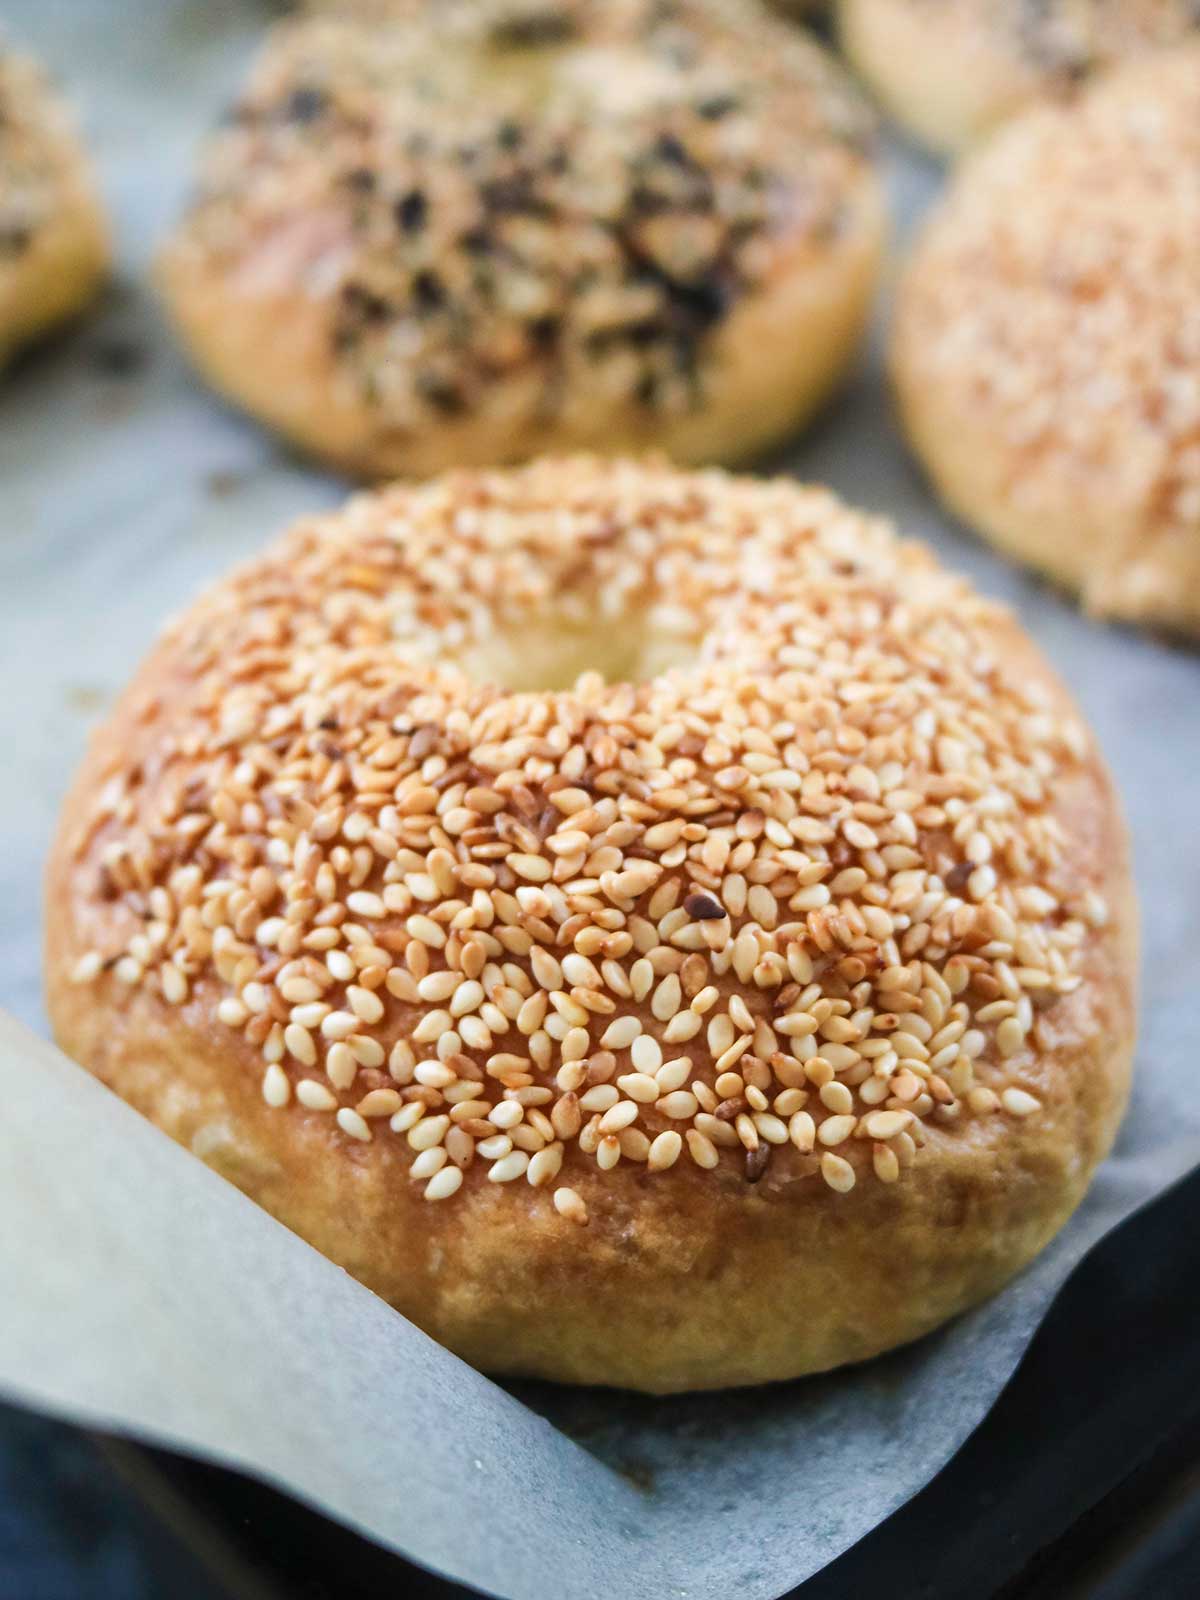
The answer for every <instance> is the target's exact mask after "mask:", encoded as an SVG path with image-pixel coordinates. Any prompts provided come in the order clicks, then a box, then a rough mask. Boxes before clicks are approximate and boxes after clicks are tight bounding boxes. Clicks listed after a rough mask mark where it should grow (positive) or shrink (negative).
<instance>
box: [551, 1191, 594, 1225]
mask: <svg viewBox="0 0 1200 1600" xmlns="http://www.w3.org/2000/svg"><path fill="white" fill-rule="evenodd" d="M554 1209H555V1210H556V1211H557V1212H558V1214H559V1216H560V1217H566V1218H567V1220H568V1221H569V1222H574V1223H576V1224H577V1225H578V1226H579V1227H584V1226H585V1225H586V1223H587V1220H588V1213H587V1207H586V1206H585V1205H584V1203H583V1200H582V1199H581V1198H580V1196H579V1195H578V1194H577V1193H576V1191H575V1190H574V1189H569V1188H567V1187H566V1186H565V1185H564V1186H563V1187H561V1188H558V1189H556V1190H555V1191H554Z"/></svg>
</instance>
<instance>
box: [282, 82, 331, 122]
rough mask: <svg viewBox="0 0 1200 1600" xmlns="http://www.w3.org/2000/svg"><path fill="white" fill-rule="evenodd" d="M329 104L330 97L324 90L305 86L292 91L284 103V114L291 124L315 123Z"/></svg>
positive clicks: (309, 85)
mask: <svg viewBox="0 0 1200 1600" xmlns="http://www.w3.org/2000/svg"><path fill="white" fill-rule="evenodd" d="M328 104H329V96H328V95H327V94H326V93H325V91H324V90H323V89H316V88H314V87H313V86H312V85H311V84H303V85H301V87H300V88H299V89H293V90H292V92H291V94H290V95H289V96H288V98H287V100H286V101H285V102H284V107H283V114H284V116H285V117H286V118H287V120H288V121H289V122H314V121H315V120H316V119H317V117H319V116H320V115H321V113H322V112H323V111H324V110H325V109H326V107H327V106H328Z"/></svg>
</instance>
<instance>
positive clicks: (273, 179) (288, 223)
mask: <svg viewBox="0 0 1200 1600" xmlns="http://www.w3.org/2000/svg"><path fill="white" fill-rule="evenodd" d="M379 13H380V18H379V20H378V21H376V22H373V23H370V24H364V23H363V22H362V21H361V20H357V21H356V20H346V19H334V18H322V19H310V20H306V21H299V22H291V23H285V24H282V25H280V26H279V27H278V28H277V29H276V30H275V31H274V32H273V33H272V35H271V36H270V39H269V41H268V43H267V45H266V47H265V49H264V50H263V52H262V55H261V57H260V58H259V60H258V62H257V64H256V66H255V68H254V70H253V71H252V73H251V75H250V80H249V83H248V85H247V86H246V88H245V90H244V92H243V94H242V96H241V98H240V100H239V101H238V104H237V105H236V107H235V108H234V110H233V112H232V114H231V116H230V118H229V119H228V121H227V122H226V123H225V125H224V126H223V127H222V128H221V129H220V130H219V131H218V132H217V133H216V134H215V135H214V137H213V139H212V142H211V144H210V145H209V148H208V150H207V153H206V155H205V157H204V161H203V164H202V168H201V174H200V181H199V186H198V191H197V194H196V197H195V201H194V203H193V205H192V206H191V209H190V211H189V212H188V214H187V216H186V217H185V219H184V220H183V222H182V225H181V226H180V228H179V229H178V231H177V233H176V235H175V236H174V238H173V239H172V240H171V241H170V243H169V244H168V246H167V248H166V250H165V252H164V254H163V258H162V263H161V268H162V282H163V285H164V288H165V293H166V296H167V299H168V301H169V304H170V307H171V310H172V312H173V314H174V317H175V320H176V322H177V324H178V326H179V328H180V330H181V332H182V334H183V336H184V338H185V340H186V342H187V343H188V345H189V347H190V349H191V351H192V353H193V355H194V357H195V360H196V362H197V364H198V365H199V366H200V368H201V369H202V370H203V371H204V372H205V373H206V375H207V376H208V377H209V379H210V380H211V381H212V382H213V384H214V385H215V386H216V387H217V388H218V389H221V390H222V391H224V392H225V393H226V394H227V395H229V396H230V397H231V398H232V399H233V400H235V401H236V402H238V403H239V404H240V405H242V406H244V407H245V408H246V409H247V410H248V411H250V412H252V413H254V414H255V415H256V416H258V417H259V418H260V419H261V420H262V421H264V422H265V423H267V424H268V425H270V426H272V427H274V428H276V429H277V430H279V431H280V432H281V433H283V434H284V435H286V436H287V437H288V438H290V439H291V440H293V441H294V442H296V443H297V444H299V445H301V446H303V447H304V448H305V449H308V450H311V451H312V452H314V453H316V454H318V455H320V456H323V457H324V458H325V459H327V460H329V461H331V462H333V463H335V464H336V465H338V466H340V467H342V468H345V469H347V470H349V471H351V472H354V473H359V474H364V475H371V476H384V475H394V474H418V475H423V474H427V473H431V472H434V471H436V470H438V469H439V468H441V467H443V466H447V465H455V464H470V463H488V462H497V461H510V460H516V459H519V458H522V457H525V456H528V455H530V454H533V453H535V452H537V451H540V450H552V449H567V448H575V447H587V448H592V449H597V450H602V451H604V452H606V453H611V452H616V451H620V450H628V449H638V450H641V449H646V448H648V447H659V448H662V449H665V450H666V451H667V452H668V453H669V454H671V455H673V456H675V457H676V458H678V459H681V460H684V461H702V460H710V459H712V460H730V459H737V458H741V457H745V456H747V455H750V454H752V453H753V452H755V451H758V450H761V449H762V448H764V447H765V446H766V445H768V444H769V443H771V442H773V441H775V440H777V439H779V438H781V437H783V436H785V435H786V434H788V433H789V432H790V431H792V430H793V429H795V428H796V427H798V426H799V425H800V424H802V423H803V422H804V421H805V420H806V419H807V418H808V417H809V416H810V415H811V413H812V412H813V411H814V409H815V408H816V407H817V406H818V405H819V403H820V402H821V401H822V400H823V399H824V398H825V396H826V395H827V394H828V392H829V391H830V389H831V388H832V386H833V385H834V384H835V383H836V381H837V379H838V378H839V376H840V375H841V374H842V373H843V371H844V369H845V367H846V364H847V362H848V360H849V359H850V357H851V355H852V353H853V351H854V349H855V346H856V344H857V342H858V339H859V335H860V332H861V330H862V327H863V324H864V321H865V319H866V316H867V314H868V311H869V307H870V303H871V297H872V291H873V288H874V286H875V282H876V277H877V272H878V265H879V257H880V251H881V245H882V240H883V235H884V207H883V200H882V195H881V188H880V184H879V180H878V177H877V174H876V172H875V169H874V166H873V163H872V160H871V156H870V150H869V147H870V142H871V136H872V131H873V130H872V123H871V118H870V116H869V114H868V113H867V112H866V111H865V109H864V107H863V106H862V104H861V102H860V101H859V99H858V97H857V94H856V92H855V91H854V90H853V89H852V88H851V87H850V86H849V85H848V83H847V81H846V80H845V78H844V77H843V75H842V72H841V69H840V68H839V67H838V66H837V65H836V63H834V62H833V61H832V59H831V58H830V57H829V56H828V55H827V54H826V53H825V52H824V51H823V50H822V49H821V48H820V46H818V45H817V44H815V43H814V42H813V41H812V40H811V39H809V38H808V37H807V36H806V35H805V34H804V33H803V31H802V30H799V29H795V28H793V27H791V26H790V25H789V24H787V23H786V22H784V21H782V20H781V19H779V18H777V17H775V16H773V15H771V14H770V13H769V12H767V11H766V10H765V9H764V8H763V7H761V6H760V5H759V4H758V3H757V0H674V3H668V4H665V5H663V4H651V3H649V0H609V3H604V4H602V3H600V0H570V3H565V4H557V5H554V6H546V5H537V4H531V3H529V0H525V3H521V0H477V3H470V0H455V3H451V4H448V5H434V4H433V3H432V0H407V3H404V0H401V3H398V4H396V5H389V6H386V7H380V8H379ZM388 18H390V19H391V20H388ZM397 18H401V19H402V20H396V19H397Z"/></svg>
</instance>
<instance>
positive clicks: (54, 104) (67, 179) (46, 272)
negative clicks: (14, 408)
mask: <svg viewBox="0 0 1200 1600" xmlns="http://www.w3.org/2000/svg"><path fill="white" fill-rule="evenodd" d="M107 264H108V242H107V235H106V230H105V224H104V220H103V217H102V215H101V211H100V203H99V200H98V198H97V195H96V190H95V184H94V180H93V177H92V173H91V170H90V168H89V165H88V162H87V160H86V158H85V156H84V153H83V150H82V148H81V147H80V144H79V142H78V139H77V138H76V135H75V131H74V128H73V126H72V124H71V120H70V118H69V116H68V114H67V112H66V109H65V107H64V106H63V104H62V103H61V101H60V100H59V98H58V96H57V95H56V94H55V93H54V91H53V90H52V89H51V87H50V85H49V83H48V82H47V79H46V76H45V74H44V73H43V72H42V70H41V69H40V67H38V66H37V65H36V64H35V63H34V62H32V61H31V60H29V59H28V58H27V57H26V56H23V55H19V54H16V53H14V52H13V51H11V50H10V49H9V48H8V47H7V46H6V44H5V43H4V41H3V40H2V39H0V362H4V361H6V360H7V359H8V358H9V357H10V356H11V355H12V354H13V352H14V351H16V350H17V349H19V348H20V347H21V346H23V345H26V344H28V343H29V342H30V341H31V340H33V339H36V338H37V337H38V336H39V335H41V334H43V333H45V332H47V331H48V330H49V329H50V328H52V327H55V326H56V325H57V324H58V323H60V322H63V321H65V320H66V319H68V318H69V317H71V316H73V315H74V314H75V313H76V312H77V311H79V310H81V309H82V307H83V306H84V305H86V303H87V302H88V301H89V300H90V299H91V298H92V296H93V295H94V294H95V292H96V290H97V289H98V288H99V285H100V282H101V280H102V279H103V277H104V273H105V269H106V267H107Z"/></svg>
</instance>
